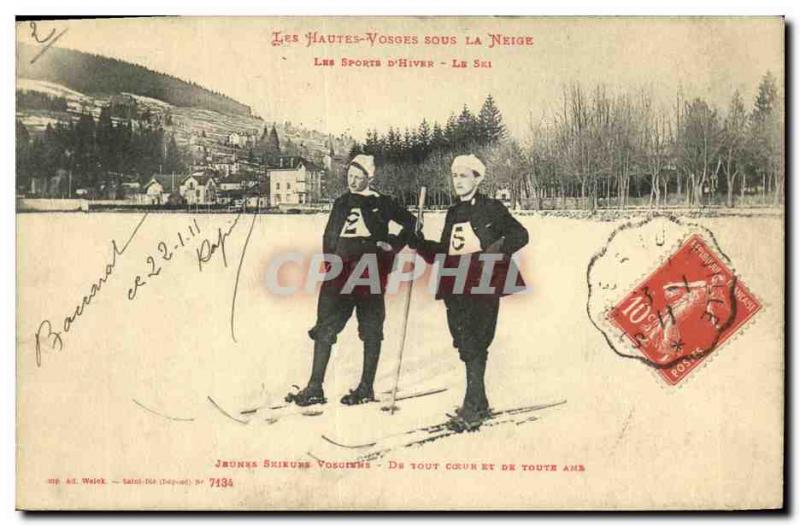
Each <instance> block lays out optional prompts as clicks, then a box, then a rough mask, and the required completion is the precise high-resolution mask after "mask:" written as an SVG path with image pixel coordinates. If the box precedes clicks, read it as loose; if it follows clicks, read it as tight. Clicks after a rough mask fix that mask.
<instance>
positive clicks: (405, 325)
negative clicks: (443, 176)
mask: <svg viewBox="0 0 800 526" xmlns="http://www.w3.org/2000/svg"><path fill="white" fill-rule="evenodd" d="M425 191H426V188H425V187H424V186H423V187H421V188H420V189H419V207H418V208H417V224H416V225H414V234H415V235H416V234H418V233H419V231H420V225H421V223H422V209H423V208H424V206H425ZM415 253H416V252H415ZM413 288H414V280H411V281H409V282H408V290H406V304H405V311H404V313H403V332H402V334H401V336H400V353H399V356H398V358H397V370H396V371H395V374H394V387H393V388H392V401H391V403H390V404H389V406H388V407H384V408H382V409H383V410H388V411H389V414H391V415H393V414H394V412H395V409H397V406H396V405H395V402H396V401H397V386H398V385H399V384H400V369H401V368H402V366H403V349H404V348H405V346H406V333H407V332H408V314H409V311H410V309H411V291H412V290H413Z"/></svg>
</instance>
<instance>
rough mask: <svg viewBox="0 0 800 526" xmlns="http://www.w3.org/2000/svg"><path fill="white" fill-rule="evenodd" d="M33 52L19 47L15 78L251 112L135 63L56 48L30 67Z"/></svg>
mask: <svg viewBox="0 0 800 526" xmlns="http://www.w3.org/2000/svg"><path fill="white" fill-rule="evenodd" d="M36 52H37V49H36V48H35V47H33V46H30V45H27V44H19V45H18V47H17V77H18V78H27V79H33V80H42V81H47V82H52V83H56V84H59V85H61V86H64V87H66V88H68V89H70V90H74V91H77V92H80V93H83V94H86V95H96V96H103V95H112V94H118V93H123V92H131V93H136V94H138V95H142V96H145V97H150V98H153V99H158V100H161V101H164V102H167V103H169V104H171V105H173V106H178V107H195V108H203V109H206V110H210V111H216V112H219V113H225V114H232V115H241V116H250V115H251V113H252V111H251V109H250V107H249V106H247V105H245V104H242V103H240V102H237V101H235V100H233V99H232V98H230V97H227V96H225V95H222V94H220V93H215V92H213V91H210V90H207V89H205V88H203V87H201V86H198V85H197V84H194V83H193V82H186V81H184V80H181V79H178V78H176V77H173V76H171V75H166V74H164V73H158V72H155V71H152V70H150V69H147V68H145V67H143V66H139V65H136V64H131V63H128V62H123V61H120V60H116V59H113V58H108V57H102V56H99V55H91V54H88V53H82V52H80V51H73V50H70V49H63V48H58V47H52V48H50V50H48V52H47V53H45V54H44V55H42V56H41V57H40V58H39V59H38V60H37V61H36V62H35V63H33V64H31V63H30V61H31V59H32V58H33V57H34V55H35V54H36Z"/></svg>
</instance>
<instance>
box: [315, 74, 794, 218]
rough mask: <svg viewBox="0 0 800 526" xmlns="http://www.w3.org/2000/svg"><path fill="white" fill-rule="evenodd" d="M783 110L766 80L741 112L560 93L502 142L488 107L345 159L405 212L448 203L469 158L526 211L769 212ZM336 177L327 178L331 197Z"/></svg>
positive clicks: (594, 91) (685, 101) (375, 139)
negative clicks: (358, 163)
mask: <svg viewBox="0 0 800 526" xmlns="http://www.w3.org/2000/svg"><path fill="white" fill-rule="evenodd" d="M783 115H784V103H783V97H782V94H781V93H780V91H779V88H778V84H777V80H776V78H775V76H774V75H772V74H771V73H769V72H767V73H766V74H765V75H764V76H763V77H762V79H761V81H760V83H759V85H758V89H757V94H756V96H755V99H754V100H753V102H752V104H751V105H750V108H749V109H748V107H747V104H746V103H745V101H744V100H743V98H742V96H741V94H740V93H739V92H738V91H736V92H734V93H733V94H732V95H731V97H730V100H729V102H728V104H727V106H726V107H725V108H718V107H716V106H714V105H713V104H712V103H710V102H709V101H707V100H706V99H704V98H702V97H691V98H688V97H686V96H684V94H683V93H682V92H681V91H678V93H676V97H675V100H674V103H671V104H668V105H666V106H660V105H658V104H657V103H656V101H655V100H654V98H653V97H652V95H651V93H650V92H649V91H648V90H646V89H635V90H630V91H627V92H617V93H614V92H612V91H611V90H610V89H608V88H607V87H605V86H603V85H597V86H593V87H592V88H591V89H587V88H586V87H585V86H583V85H581V84H579V83H573V84H571V85H568V86H565V87H564V89H563V92H562V96H561V98H560V100H559V101H558V102H557V103H556V104H555V109H553V110H552V111H550V112H549V114H545V115H543V116H542V118H541V119H540V120H539V121H538V122H535V121H532V122H531V123H530V126H529V129H528V130H527V133H525V135H524V137H522V139H521V140H516V139H514V138H512V137H510V136H509V134H508V133H507V131H506V128H505V125H504V124H503V118H502V114H501V112H500V111H499V109H498V108H497V105H496V104H495V102H494V99H493V98H492V97H491V95H490V96H488V97H487V98H486V100H485V101H484V103H483V106H482V107H481V109H480V111H479V112H478V113H477V114H473V113H472V112H471V111H470V110H469V108H468V107H467V106H464V107H463V109H462V111H461V113H459V114H458V115H455V114H453V115H451V116H450V118H448V120H447V122H446V123H445V125H444V126H441V125H439V123H433V124H432V125H431V124H429V123H428V121H426V120H423V121H422V122H421V123H420V124H419V126H418V127H417V129H415V130H411V129H406V130H404V131H400V130H398V129H395V128H389V130H388V131H387V132H385V133H378V132H377V131H375V130H372V131H370V132H369V133H368V134H367V136H366V139H365V141H364V142H363V143H356V144H355V145H354V147H353V149H352V151H351V152H350V153H351V155H355V154H357V153H362V152H363V153H369V154H372V155H375V157H376V164H377V165H378V166H379V170H378V172H377V176H376V186H378V187H379V188H380V189H383V190H384V191H387V192H389V193H392V194H394V195H397V196H398V197H399V198H400V199H401V200H402V201H403V202H404V203H413V202H415V199H416V197H415V196H416V193H417V191H418V190H417V189H418V188H419V187H420V186H421V185H426V186H427V187H428V191H429V195H430V196H431V201H430V202H431V204H433V205H446V204H449V203H450V201H451V199H452V197H451V195H452V193H451V191H450V181H449V177H448V174H449V172H450V162H451V161H452V159H453V157H455V156H456V155H459V154H462V153H474V154H476V155H478V157H480V158H481V159H482V160H483V161H484V163H485V164H486V165H487V178H486V182H485V183H484V191H486V192H487V193H489V194H495V192H497V191H498V190H503V192H504V194H505V195H504V197H505V198H507V199H509V200H510V201H511V202H512V203H513V204H514V206H520V207H524V208H533V209H541V208H576V207H577V208H586V209H591V210H594V209H597V208H626V207H629V206H648V207H651V208H659V207H662V206H685V207H702V206H709V205H724V206H728V207H733V206H737V205H742V204H748V205H778V204H780V203H782V201H783V199H784V188H785V160H784V142H783V141H784V138H783V137H784V119H783ZM337 185H338V186H340V187H341V189H343V185H344V182H343V177H334V178H333V181H329V185H328V186H329V190H330V191H331V192H332V193H333V192H335V191H336V190H337V189H339V188H338V187H337Z"/></svg>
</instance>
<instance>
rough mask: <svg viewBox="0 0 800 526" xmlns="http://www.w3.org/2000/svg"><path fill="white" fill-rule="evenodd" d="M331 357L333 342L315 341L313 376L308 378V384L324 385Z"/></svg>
mask: <svg viewBox="0 0 800 526" xmlns="http://www.w3.org/2000/svg"><path fill="white" fill-rule="evenodd" d="M330 358H331V344H329V343H323V342H318V341H314V361H313V363H312V365H311V378H310V379H309V380H308V385H313V386H317V387H322V382H324V381H325V370H326V369H327V368H328V360H330Z"/></svg>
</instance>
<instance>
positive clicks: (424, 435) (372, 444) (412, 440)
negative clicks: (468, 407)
mask: <svg viewBox="0 0 800 526" xmlns="http://www.w3.org/2000/svg"><path fill="white" fill-rule="evenodd" d="M566 402H567V401H566V400H561V401H558V402H551V403H547V404H536V405H529V406H521V407H514V408H510V409H503V410H499V411H492V413H491V415H490V416H489V417H488V418H487V419H486V420H485V421H484V422H483V423H482V425H481V426H480V427H479V428H477V429H474V430H472V431H470V432H477V431H480V428H483V427H487V428H488V427H495V426H498V425H503V424H511V423H515V424H517V425H521V424H525V423H529V422H534V421H536V420H537V419H538V417H536V416H534V415H531V414H530V413H533V412H536V411H541V410H544V409H549V408H552V407H557V406H560V405H563V404H565V403H566ZM520 416H523V417H524V418H519V417H520ZM448 423H449V422H448V421H444V422H439V423H436V424H433V425H428V426H423V427H418V428H415V429H410V430H407V431H401V432H397V433H391V434H388V435H384V436H382V437H380V438H378V439H376V440H371V441H364V442H361V443H353V444H346V443H343V442H341V441H338V440H336V439H333V438H331V437H329V436H326V435H322V439H323V440H324V441H325V442H327V443H329V444H332V445H334V446H336V447H338V448H341V449H346V450H350V451H352V450H356V451H360V453H361V454H360V455H359V456H357V458H356V460H376V459H379V458H381V457H383V456H385V455H386V454H388V453H390V452H391V451H394V450H396V449H399V448H407V447H412V446H419V445H423V444H428V443H431V442H434V441H436V440H441V439H443V438H447V437H450V436H453V435H458V434H462V433H463V431H457V430H453V429H450V427H449V425H448ZM371 449H372V451H370V450H371Z"/></svg>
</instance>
